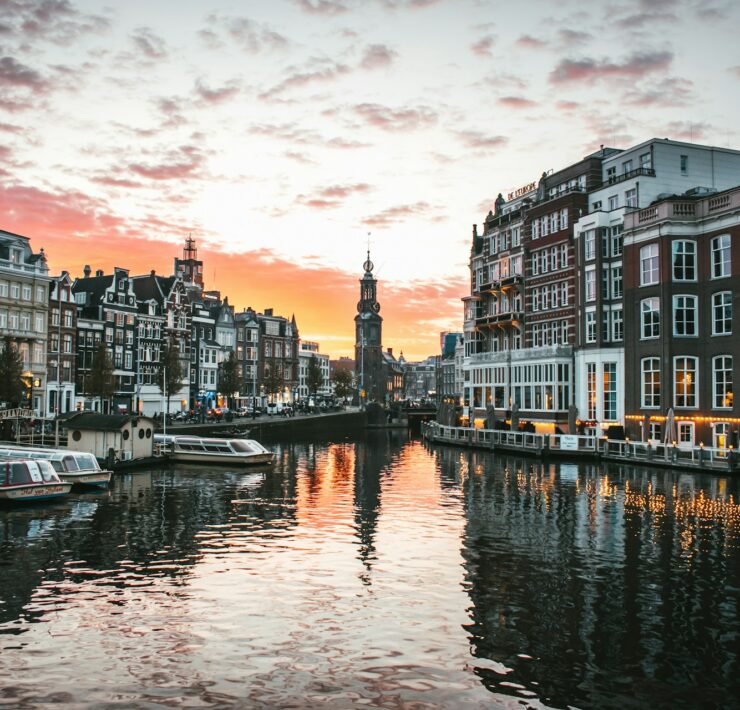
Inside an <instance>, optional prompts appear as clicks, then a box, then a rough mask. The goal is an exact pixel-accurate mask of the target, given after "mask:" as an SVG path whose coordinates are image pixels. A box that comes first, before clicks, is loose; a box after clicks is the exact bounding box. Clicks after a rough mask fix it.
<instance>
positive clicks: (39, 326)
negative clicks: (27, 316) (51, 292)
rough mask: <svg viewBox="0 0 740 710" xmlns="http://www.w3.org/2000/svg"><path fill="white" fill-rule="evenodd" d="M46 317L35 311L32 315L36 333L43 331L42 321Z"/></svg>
mask: <svg viewBox="0 0 740 710" xmlns="http://www.w3.org/2000/svg"><path fill="white" fill-rule="evenodd" d="M45 320H46V319H45V318H44V314H43V313H37V314H36V315H35V317H34V321H35V326H36V327H35V330H36V332H37V333H43V332H44V321H45Z"/></svg>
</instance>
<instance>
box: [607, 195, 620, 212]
mask: <svg viewBox="0 0 740 710" xmlns="http://www.w3.org/2000/svg"><path fill="white" fill-rule="evenodd" d="M609 209H610V210H616V209H619V195H612V196H611V197H610V198H609Z"/></svg>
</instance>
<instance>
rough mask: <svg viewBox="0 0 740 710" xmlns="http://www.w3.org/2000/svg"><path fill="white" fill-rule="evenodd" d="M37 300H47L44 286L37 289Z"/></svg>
mask: <svg viewBox="0 0 740 710" xmlns="http://www.w3.org/2000/svg"><path fill="white" fill-rule="evenodd" d="M36 300H37V301H39V302H41V301H45V300H46V289H45V288H44V287H43V286H37V287H36ZM64 300H66V299H64Z"/></svg>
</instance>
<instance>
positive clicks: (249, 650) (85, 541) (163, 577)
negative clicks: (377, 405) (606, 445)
mask: <svg viewBox="0 0 740 710" xmlns="http://www.w3.org/2000/svg"><path fill="white" fill-rule="evenodd" d="M274 448H275V450H276V452H277V454H278V456H277V461H276V463H275V464H274V466H273V467H272V468H271V470H269V471H260V470H254V471H251V470H246V471H232V470H220V469H219V470H206V469H203V468H198V467H195V466H184V465H183V466H179V467H171V468H166V469H162V470H153V471H147V472H141V473H135V474H128V475H125V476H119V477H118V478H116V479H115V481H114V484H113V486H112V488H111V490H110V491H109V492H104V493H97V494H95V493H91V494H75V495H73V496H72V497H71V498H70V500H68V501H65V502H63V503H59V504H55V505H48V506H46V507H35V508H22V509H10V510H9V509H2V510H0V708H3V707H12V708H16V707H19V708H37V707H38V708H40V707H44V708H46V707H50V706H52V705H53V706H56V707H65V706H69V707H74V708H83V707H85V708H87V707H95V708H138V707H141V708H156V707H167V708H173V707H174V708H186V707H187V708H232V707H242V708H279V707H291V708H304V707H309V708H310V707H322V708H337V709H340V708H341V709H344V708H352V707H382V708H399V709H400V708H404V709H408V710H411V709H414V710H416V709H419V708H484V707H485V708H496V707H502V708H523V707H527V708H542V707H555V708H566V707H578V708H645V707H649V708H651V709H655V708H697V707H701V708H713V707H714V708H729V707H737V706H738V698H739V697H740V668H739V660H738V653H739V652H740V620H739V616H740V615H739V614H738V602H739V599H740V506H739V505H738V500H740V483H739V482H738V479H736V478H729V477H727V476H720V475H697V474H685V473H678V472H669V471H656V470H648V469H644V468H639V467H632V466H622V465H616V464H614V465H604V464H600V465H598V466H597V465H593V464H578V465H576V464H567V463H554V464H547V463H542V462H540V461H537V460H534V459H527V458H523V457H516V456H511V457H502V456H500V455H499V456H495V457H494V456H493V455H491V454H489V453H485V452H470V451H464V450H461V449H455V448H443V447H439V448H437V447H430V446H427V445H425V444H424V443H422V442H420V441H418V440H413V439H412V440H409V439H408V438H406V436H405V434H402V433H399V432H388V431H381V432H377V433H373V434H369V435H368V436H367V437H366V438H365V437H363V438H361V439H358V440H347V441H337V442H333V443H332V442H322V443H291V444H283V445H275V447H274Z"/></svg>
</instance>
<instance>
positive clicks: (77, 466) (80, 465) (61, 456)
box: [0, 444, 111, 488]
mask: <svg viewBox="0 0 740 710" xmlns="http://www.w3.org/2000/svg"><path fill="white" fill-rule="evenodd" d="M0 458H3V459H8V458H9V459H17V458H24V459H44V460H46V461H49V462H50V463H51V465H52V466H53V467H54V470H55V471H56V472H57V473H58V474H59V478H60V479H61V480H62V481H64V482H66V483H72V484H74V485H76V486H85V487H88V486H94V487H96V488H101V487H102V488H106V487H107V486H108V484H109V483H110V478H111V472H110V471H107V470H104V469H101V468H100V465H99V464H98V460H97V459H96V458H95V456H93V454H90V453H88V452H86V451H69V450H68V449H43V448H39V447H36V448H33V447H25V446H12V445H5V444H3V445H0Z"/></svg>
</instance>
